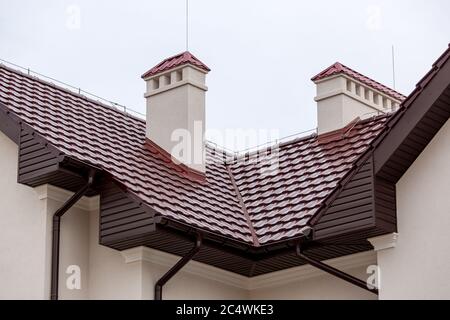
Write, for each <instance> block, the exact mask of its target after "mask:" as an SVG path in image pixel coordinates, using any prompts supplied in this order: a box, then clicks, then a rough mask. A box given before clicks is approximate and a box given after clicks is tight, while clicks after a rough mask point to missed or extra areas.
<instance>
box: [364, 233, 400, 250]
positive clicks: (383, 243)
mask: <svg viewBox="0 0 450 320" xmlns="http://www.w3.org/2000/svg"><path fill="white" fill-rule="evenodd" d="M397 239H398V233H395V232H394V233H390V234H386V235H383V236H379V237H375V238H370V239H367V240H368V241H369V242H370V243H371V244H372V246H373V248H374V249H375V251H381V250H386V249H391V248H395V246H396V245H397Z"/></svg>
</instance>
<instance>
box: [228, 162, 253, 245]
mask: <svg viewBox="0 0 450 320" xmlns="http://www.w3.org/2000/svg"><path fill="white" fill-rule="evenodd" d="M225 167H226V168H227V172H228V175H229V176H230V180H231V184H232V185H233V188H234V191H235V193H236V196H237V198H238V200H239V204H240V206H241V208H242V213H243V214H244V216H245V220H246V221H247V224H248V227H249V229H250V232H251V234H252V239H253V245H254V246H256V247H259V246H260V243H259V240H258V236H257V235H256V231H255V228H254V227H253V222H252V219H251V218H250V215H249V214H248V211H247V206H246V205H245V202H244V199H243V198H242V195H241V191H240V190H239V187H238V186H237V184H236V180H235V179H234V175H233V172H232V171H231V169H230V166H229V165H228V164H225Z"/></svg>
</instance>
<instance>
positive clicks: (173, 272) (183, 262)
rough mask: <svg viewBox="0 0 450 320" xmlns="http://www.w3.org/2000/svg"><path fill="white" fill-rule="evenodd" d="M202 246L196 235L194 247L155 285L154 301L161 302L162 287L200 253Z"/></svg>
mask: <svg viewBox="0 0 450 320" xmlns="http://www.w3.org/2000/svg"><path fill="white" fill-rule="evenodd" d="M201 246H202V236H201V234H200V233H197V236H196V241H195V246H194V247H193V248H192V249H191V251H189V252H188V253H187V254H186V255H185V256H184V257H182V258H181V259H180V260H179V261H178V262H177V263H176V264H175V265H174V266H173V267H172V268H171V269H170V270H169V271H167V272H166V273H165V274H164V275H163V276H162V277H161V278H160V279H159V280H158V281H157V282H156V284H155V300H162V289H163V286H164V285H165V284H166V283H167V282H168V281H169V280H170V279H172V277H173V276H174V275H176V274H177V273H178V271H180V270H181V269H182V268H183V267H184V266H185V265H186V264H187V263H188V262H189V261H191V260H192V259H193V258H194V256H195V255H196V254H197V253H198V252H199V251H200V247H201Z"/></svg>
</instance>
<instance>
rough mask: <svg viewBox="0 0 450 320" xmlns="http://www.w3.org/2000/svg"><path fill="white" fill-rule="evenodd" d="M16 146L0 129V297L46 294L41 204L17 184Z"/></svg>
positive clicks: (44, 224)
mask: <svg viewBox="0 0 450 320" xmlns="http://www.w3.org/2000/svg"><path fill="white" fill-rule="evenodd" d="M17 157H18V147H17V145H16V144H15V143H14V142H13V141H11V140H9V138H8V137H6V136H5V135H4V134H3V133H2V132H0V168H1V171H2V173H1V175H0V191H1V192H0V230H1V232H0V283H1V285H0V299H24V298H28V299H43V298H44V297H45V296H46V287H45V286H46V282H47V279H46V275H47V274H46V271H45V268H46V256H47V252H46V250H47V247H46V241H47V240H46V234H47V230H48V227H49V225H48V221H47V216H46V210H45V204H44V203H43V202H41V201H40V200H39V198H38V195H37V193H36V192H35V191H34V190H33V189H32V188H29V187H26V186H24V185H20V184H18V183H17Z"/></svg>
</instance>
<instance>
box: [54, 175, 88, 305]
mask: <svg viewBox="0 0 450 320" xmlns="http://www.w3.org/2000/svg"><path fill="white" fill-rule="evenodd" d="M94 176H95V170H91V171H90V172H89V178H88V181H87V183H86V184H85V185H84V186H83V187H82V188H81V189H80V190H78V191H77V192H76V193H74V194H73V195H72V197H70V198H69V199H68V200H67V201H66V202H65V203H64V204H63V205H62V206H61V207H60V208H59V209H58V210H57V211H56V212H55V213H54V214H53V228H52V232H53V234H52V266H51V270H52V271H51V292H50V300H58V291H59V247H60V233H61V217H62V216H63V215H64V214H65V213H66V212H67V211H68V210H69V209H70V208H72V207H73V206H74V205H75V203H77V202H78V200H80V199H81V198H82V197H83V196H84V195H85V194H86V193H87V192H88V190H89V189H90V188H91V186H92V184H93V183H94Z"/></svg>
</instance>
